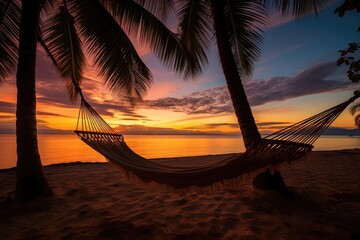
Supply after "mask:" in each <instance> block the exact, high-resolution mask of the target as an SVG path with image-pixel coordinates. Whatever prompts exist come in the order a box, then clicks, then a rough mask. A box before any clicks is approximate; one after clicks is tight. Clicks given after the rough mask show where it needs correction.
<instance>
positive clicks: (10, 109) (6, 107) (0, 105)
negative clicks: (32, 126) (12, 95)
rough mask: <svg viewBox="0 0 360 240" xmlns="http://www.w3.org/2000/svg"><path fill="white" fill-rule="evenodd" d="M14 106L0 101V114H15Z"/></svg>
mask: <svg viewBox="0 0 360 240" xmlns="http://www.w3.org/2000/svg"><path fill="white" fill-rule="evenodd" d="M15 111H16V104H14V103H9V102H3V101H0V112H2V113H12V114H15Z"/></svg>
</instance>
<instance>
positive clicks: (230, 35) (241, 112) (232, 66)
mask: <svg viewBox="0 0 360 240" xmlns="http://www.w3.org/2000/svg"><path fill="white" fill-rule="evenodd" d="M266 6H273V7H276V8H278V9H280V10H281V11H282V12H283V13H284V14H285V13H287V12H288V11H290V10H292V13H293V15H294V16H295V17H301V16H303V15H305V14H306V13H308V12H311V11H315V12H317V11H318V8H319V7H321V6H323V1H322V0H307V1H305V0H293V1H288V0H273V1H269V0H225V1H224V0H181V1H179V8H178V15H179V34H180V38H181V40H182V41H183V42H184V44H185V45H186V46H187V48H188V49H190V51H191V52H193V53H194V54H195V56H196V58H197V59H199V61H201V62H202V63H206V61H207V57H206V50H207V48H208V46H210V43H211V41H212V36H215V39H216V44H217V49H218V53H219V58H220V62H221V66H222V69H223V73H224V76H225V79H226V83H227V86H228V90H229V93H230V96H231V100H232V104H233V107H234V110H235V114H236V117H237V120H238V124H239V127H240V130H241V134H242V137H243V141H244V144H245V147H246V148H249V147H250V146H251V145H253V144H254V143H256V142H258V141H260V139H261V137H260V133H259V131H258V129H257V126H256V124H255V120H254V117H253V115H252V112H251V108H250V105H249V103H248V100H247V97H246V94H245V90H244V87H243V84H242V80H241V78H242V76H243V75H249V74H250V73H251V72H252V70H253V65H254V61H255V60H256V59H257V58H258V57H259V55H260V48H259V44H260V43H261V33H262V28H263V26H264V24H265V23H266V20H267V17H266V8H265V7H266Z"/></svg>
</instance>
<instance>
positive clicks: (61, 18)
mask: <svg viewBox="0 0 360 240" xmlns="http://www.w3.org/2000/svg"><path fill="white" fill-rule="evenodd" d="M74 24H75V22H74V19H73V17H72V16H71V14H70V13H69V11H68V9H67V7H66V6H60V7H59V9H58V11H57V12H55V14H54V15H53V16H52V17H50V19H49V20H48V22H47V23H46V27H45V29H44V30H43V34H44V43H45V44H46V46H47V49H46V48H45V50H46V51H47V52H48V53H51V55H50V57H52V58H54V60H55V61H56V63H57V64H56V67H57V69H58V71H59V72H60V74H61V76H62V77H63V78H64V79H67V80H68V83H67V90H68V92H69V94H70V98H71V99H72V100H75V99H76V96H77V94H78V91H77V86H79V85H80V83H81V80H82V74H83V68H84V64H85V62H84V53H83V51H82V47H81V41H80V38H79V35H78V33H77V31H76V28H75V25H74ZM54 60H53V62H54Z"/></svg>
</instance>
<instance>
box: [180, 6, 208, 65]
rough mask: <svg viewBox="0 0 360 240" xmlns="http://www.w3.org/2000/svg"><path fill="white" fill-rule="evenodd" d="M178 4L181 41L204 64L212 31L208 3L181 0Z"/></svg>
mask: <svg viewBox="0 0 360 240" xmlns="http://www.w3.org/2000/svg"><path fill="white" fill-rule="evenodd" d="M178 4H179V6H178V7H179V10H178V12H177V14H178V16H179V26H178V31H179V36H180V39H181V42H182V43H183V44H184V45H185V46H186V48H187V49H188V50H189V52H190V53H191V54H193V55H194V57H195V58H196V59H198V60H199V62H200V63H202V64H206V63H207V62H208V60H207V56H206V50H207V49H208V47H209V45H210V42H211V32H212V18H211V15H210V9H209V3H208V2H207V1H205V0H198V1H193V0H181V1H179V2H178Z"/></svg>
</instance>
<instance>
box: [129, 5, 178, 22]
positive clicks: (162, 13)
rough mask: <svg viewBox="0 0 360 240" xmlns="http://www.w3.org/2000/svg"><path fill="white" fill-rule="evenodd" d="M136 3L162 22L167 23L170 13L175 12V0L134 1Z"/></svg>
mask: <svg viewBox="0 0 360 240" xmlns="http://www.w3.org/2000/svg"><path fill="white" fill-rule="evenodd" d="M134 2H136V3H138V4H139V5H141V6H143V7H144V8H146V9H147V10H149V11H150V12H151V13H153V14H154V15H155V16H156V17H157V18H159V19H160V20H162V21H165V20H166V19H167V17H168V15H169V14H170V13H172V12H173V11H174V1H173V0H156V1H146V0H134Z"/></svg>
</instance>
